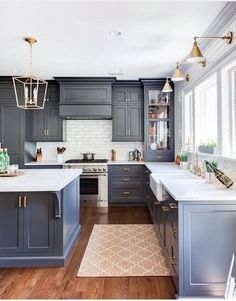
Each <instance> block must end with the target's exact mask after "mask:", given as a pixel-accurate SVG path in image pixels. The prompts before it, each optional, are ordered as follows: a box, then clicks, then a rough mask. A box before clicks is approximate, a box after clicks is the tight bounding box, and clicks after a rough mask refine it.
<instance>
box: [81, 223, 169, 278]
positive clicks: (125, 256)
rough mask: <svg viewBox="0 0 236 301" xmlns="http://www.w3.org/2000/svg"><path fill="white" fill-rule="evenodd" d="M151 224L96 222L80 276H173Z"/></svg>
mask: <svg viewBox="0 0 236 301" xmlns="http://www.w3.org/2000/svg"><path fill="white" fill-rule="evenodd" d="M169 275H170V271H169V269H168V267H167V265H166V262H165V258H164V256H163V255H162V249H161V246H160V243H159V240H158V239H157V237H156V234H155V230H154V227H153V225H151V224H145V225H143V224H138V225H109V224H108V225H94V228H93V231H92V234H91V236H90V239H89V242H88V245H87V248H86V251H85V254H84V257H83V259H82V262H81V265H80V268H79V272H78V274H77V277H125V276H169Z"/></svg>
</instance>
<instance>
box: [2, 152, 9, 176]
mask: <svg viewBox="0 0 236 301" xmlns="http://www.w3.org/2000/svg"><path fill="white" fill-rule="evenodd" d="M3 154H4V159H5V162H4V163H5V164H4V171H5V172H7V171H8V169H9V165H10V157H9V155H8V152H7V148H4V150H3Z"/></svg>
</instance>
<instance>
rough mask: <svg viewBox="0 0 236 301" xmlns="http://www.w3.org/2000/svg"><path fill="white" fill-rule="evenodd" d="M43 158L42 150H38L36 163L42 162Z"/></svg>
mask: <svg viewBox="0 0 236 301" xmlns="http://www.w3.org/2000/svg"><path fill="white" fill-rule="evenodd" d="M42 158H43V154H42V148H38V149H37V153H36V162H41V161H42Z"/></svg>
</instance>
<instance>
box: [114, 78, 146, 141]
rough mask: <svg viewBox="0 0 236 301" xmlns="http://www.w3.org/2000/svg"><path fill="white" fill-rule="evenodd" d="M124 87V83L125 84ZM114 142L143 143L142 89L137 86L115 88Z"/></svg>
mask: <svg viewBox="0 0 236 301" xmlns="http://www.w3.org/2000/svg"><path fill="white" fill-rule="evenodd" d="M123 85H124V83H123ZM112 103H113V114H112V115H113V121H112V140H113V141H143V101H142V89H141V87H140V86H139V85H137V84H135V86H133V87H132V86H119V85H118V86H115V87H114V88H113V100H112Z"/></svg>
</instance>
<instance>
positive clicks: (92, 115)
mask: <svg viewBox="0 0 236 301" xmlns="http://www.w3.org/2000/svg"><path fill="white" fill-rule="evenodd" d="M59 116H60V117H61V118H63V119H74V120H76V119H79V120H89V119H90V120H99V119H100V120H102V119H111V118H112V112H111V105H93V104H85V105H82V104H76V105H71V104H70V105H69V104H68V105H64V104H60V105H59Z"/></svg>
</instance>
